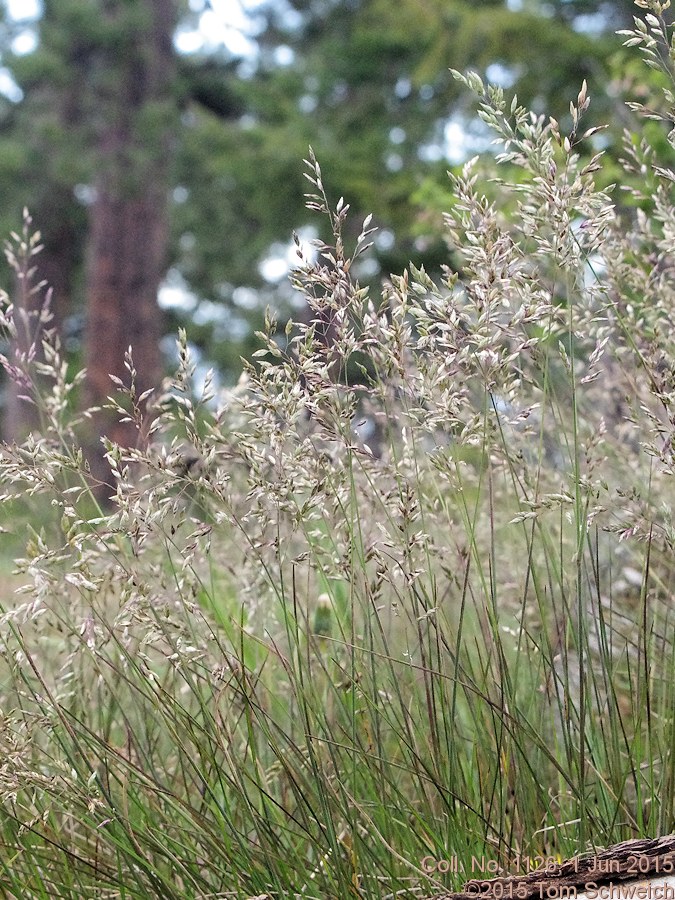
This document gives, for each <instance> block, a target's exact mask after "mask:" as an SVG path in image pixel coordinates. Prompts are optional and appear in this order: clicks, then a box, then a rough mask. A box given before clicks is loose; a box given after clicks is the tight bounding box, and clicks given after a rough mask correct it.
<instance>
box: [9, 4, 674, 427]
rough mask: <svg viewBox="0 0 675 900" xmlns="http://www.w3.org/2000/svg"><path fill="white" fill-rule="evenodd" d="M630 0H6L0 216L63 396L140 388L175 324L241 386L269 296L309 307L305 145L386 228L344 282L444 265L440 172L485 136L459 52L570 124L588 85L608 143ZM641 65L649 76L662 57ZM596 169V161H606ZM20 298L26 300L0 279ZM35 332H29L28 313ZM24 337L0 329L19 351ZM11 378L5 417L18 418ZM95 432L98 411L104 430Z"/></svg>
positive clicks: (165, 351)
mask: <svg viewBox="0 0 675 900" xmlns="http://www.w3.org/2000/svg"><path fill="white" fill-rule="evenodd" d="M634 11H635V7H634V4H633V2H632V0H397V2H396V3H392V2H390V0H247V2H245V0H239V2H236V0H189V2H188V0H41V2H38V0H4V4H3V6H2V12H1V26H2V27H1V31H0V53H1V66H2V67H1V69H0V92H1V93H0V195H1V196H2V203H1V204H0V234H2V235H9V234H10V232H12V231H15V232H16V231H19V230H20V228H21V222H22V218H21V217H22V209H23V208H24V207H27V208H28V209H29V210H30V213H31V215H32V218H33V225H34V227H35V228H37V229H39V230H40V232H41V235H42V242H43V245H44V249H43V250H42V252H41V253H40V255H39V257H37V260H36V262H37V264H38V266H39V277H40V278H44V279H46V281H47V282H48V283H49V284H50V285H51V286H52V289H53V297H52V310H53V313H54V320H53V323H52V325H53V326H54V327H56V328H58V329H59V331H60V333H61V335H62V340H63V345H64V347H65V348H66V350H67V352H68V354H69V358H70V359H71V361H72V365H74V366H78V367H79V366H81V365H86V366H87V370H88V379H87V382H86V389H85V390H84V391H83V396H82V397H81V398H79V400H78V402H82V403H84V402H87V403H98V402H101V401H102V400H103V399H104V398H105V397H106V395H107V394H109V393H110V392H111V382H110V378H109V375H110V374H114V375H117V376H118V377H122V378H125V380H128V378H127V377H126V374H125V370H124V366H123V361H124V352H125V350H126V348H127V347H128V346H129V345H130V344H132V345H133V347H134V359H135V363H136V367H137V369H138V373H139V375H138V381H139V385H138V386H139V391H140V390H144V389H146V388H148V387H152V386H155V385H157V384H158V383H159V381H160V380H161V376H162V374H163V373H164V372H166V371H170V370H171V368H172V366H173V365H174V363H175V358H174V355H175V340H174V336H175V332H176V328H177V326H178V325H183V326H184V327H186V329H187V332H188V338H189V342H190V345H191V346H192V347H193V348H194V350H195V354H196V358H197V359H198V360H199V361H200V365H203V366H204V369H205V368H206V367H209V366H213V367H214V368H215V370H216V372H217V374H218V378H219V380H220V383H221V384H227V383H232V382H235V381H236V380H237V378H238V376H239V372H240V370H241V364H240V357H241V356H248V355H250V353H251V351H252V350H253V349H254V345H255V338H254V337H253V332H254V330H255V329H256V328H259V327H260V325H261V322H262V318H263V315H264V310H265V308H266V307H267V306H268V305H269V306H270V307H272V309H273V310H275V311H276V312H277V313H278V315H279V319H280V321H281V322H282V324H283V322H284V321H285V319H286V317H287V316H288V315H289V314H293V315H295V316H302V315H303V313H304V311H303V310H302V309H301V308H298V304H297V300H296V301H294V295H293V292H292V289H291V287H290V284H289V281H288V277H287V276H288V272H289V268H290V267H291V266H292V265H293V259H294V254H293V245H292V233H293V231H296V232H297V233H298V234H299V235H300V237H301V239H303V240H308V239H311V238H316V237H321V236H322V235H321V233H320V229H321V228H322V227H323V223H322V222H321V221H320V219H318V218H317V217H316V216H313V215H312V214H311V213H310V212H308V211H307V210H306V209H305V207H304V198H303V194H304V192H305V190H306V188H307V183H306V182H305V181H304V179H303V163H302V159H303V157H306V156H307V152H308V145H310V144H311V145H312V147H313V148H314V151H315V152H316V155H317V157H318V159H319V160H320V162H321V165H322V170H323V173H324V182H325V185H326V189H327V191H328V193H329V196H330V197H332V199H333V201H334V202H335V201H337V199H338V197H339V196H341V195H344V197H345V200H346V202H348V203H350V204H351V210H352V211H351V223H352V228H353V231H354V235H356V234H358V232H359V231H360V227H361V224H362V221H363V218H364V217H365V215H367V214H368V213H373V216H374V219H373V224H375V225H376V226H377V227H378V229H379V231H378V232H377V235H376V236H375V245H374V248H373V251H372V253H371V254H370V255H368V256H367V258H365V259H364V260H362V261H361V263H360V266H361V268H360V269H359V271H358V273H357V277H358V278H359V280H360V282H361V283H362V284H363V283H373V284H379V283H380V281H381V279H382V278H386V277H387V276H388V274H389V273H390V272H396V271H399V272H400V271H402V269H403V268H404V267H405V266H406V265H407V264H408V262H409V261H410V260H412V261H413V262H414V263H415V264H416V265H417V266H420V265H424V266H425V268H426V269H427V271H429V272H430V273H432V274H433V273H436V272H438V271H439V270H440V267H441V265H442V264H444V263H445V264H447V263H452V260H451V257H450V254H449V250H448V248H447V247H446V246H445V244H444V242H443V239H442V214H443V211H444V210H445V209H447V207H448V205H449V204H450V203H451V198H450V195H449V190H448V187H447V177H446V171H447V170H448V168H453V167H457V166H459V165H460V164H461V163H462V162H463V161H464V160H465V159H466V158H467V157H469V156H471V155H473V154H474V153H476V152H480V151H482V150H485V149H487V148H488V146H489V144H488V139H487V138H486V134H485V131H484V129H483V128H482V123H481V122H480V120H479V119H477V118H476V117H475V113H474V108H473V105H472V100H471V98H469V97H467V96H466V94H464V93H462V90H461V87H460V86H459V85H458V84H457V83H456V82H455V81H454V80H453V79H452V77H451V75H450V73H449V71H448V69H449V67H453V68H455V69H459V70H466V69H474V70H476V71H478V72H479V73H480V74H481V75H482V76H483V77H485V78H486V79H487V80H490V81H493V82H495V83H498V84H500V85H502V86H503V87H504V88H505V89H506V90H507V91H508V92H516V93H517V94H518V98H519V101H520V102H521V103H523V104H525V105H529V106H531V107H532V108H533V109H534V110H535V111H539V112H541V113H546V115H553V116H555V117H557V118H558V119H559V120H560V122H561V124H562V125H564V126H566V127H569V122H568V119H569V102H570V100H571V99H573V98H576V95H577V93H578V91H579V88H580V86H581V83H582V81H583V79H586V80H587V82H588V85H589V93H590V95H591V97H592V104H591V108H590V111H589V114H588V117H587V120H586V122H585V126H586V127H590V126H592V125H595V124H601V123H606V122H609V123H611V126H610V128H609V129H608V130H606V131H604V132H601V133H600V134H598V135H596V136H594V138H592V139H591V140H589V141H587V142H586V143H587V144H588V146H587V147H586V146H585V145H582V152H588V154H589V155H591V154H593V153H595V152H597V150H598V149H604V150H606V151H607V152H608V154H609V155H610V156H614V157H615V158H618V156H619V155H620V152H621V150H620V143H621V134H622V131H623V130H624V129H626V128H627V129H628V130H630V129H631V113H630V111H629V110H628V109H627V108H626V107H625V105H624V103H623V99H622V98H623V96H625V94H626V92H629V93H632V94H633V96H636V95H637V96H638V97H639V95H640V85H639V84H634V83H633V78H634V73H635V78H637V77H638V74H637V73H639V77H640V78H643V77H644V76H643V74H642V69H641V68H638V67H639V65H640V64H639V61H637V60H635V59H633V60H631V61H630V62H628V61H627V58H626V55H625V51H624V50H623V49H622V47H621V38H620V37H617V36H616V35H615V33H614V32H615V31H616V30H617V29H619V28H625V27H628V26H629V25H630V24H631V23H632V15H633V12H634ZM654 77H658V76H657V75H656V73H655V76H654ZM610 171H611V167H610ZM2 284H3V285H5V286H6V287H7V288H8V290H9V293H10V295H11V299H12V300H13V302H15V304H17V306H23V307H24V308H26V309H30V308H31V307H33V308H35V307H37V306H38V305H39V304H40V303H41V302H42V300H43V296H42V293H41V292H38V293H36V294H33V295H30V294H29V292H28V291H27V290H26V289H25V288H22V286H21V284H20V283H17V282H16V281H14V282H13V281H12V276H11V275H10V272H9V269H6V270H5V272H4V274H3V276H2ZM31 327H32V326H31ZM31 340H32V335H31V334H22V333H21V332H20V333H19V334H18V335H17V336H16V339H15V340H14V342H13V346H10V345H6V346H5V347H2V348H0V349H2V352H3V353H4V354H5V356H6V357H7V358H8V359H9V360H10V363H11V362H12V361H13V360H14V361H15V360H16V354H17V353H18V354H21V353H26V352H28V349H29V347H30V344H31ZM24 391H25V387H22V385H21V384H20V383H15V382H12V380H11V379H8V378H7V377H6V378H5V383H4V392H3V423H2V429H3V430H2V433H3V437H4V438H5V439H9V440H13V439H19V438H21V437H22V436H23V435H24V434H25V432H26V430H27V429H28V428H30V427H31V425H32V424H33V423H32V421H31V412H30V408H29V407H27V405H26V404H24V403H22V401H21V400H20V399H19V396H20V395H21V393H22V392H24ZM101 427H103V426H102V425H101Z"/></svg>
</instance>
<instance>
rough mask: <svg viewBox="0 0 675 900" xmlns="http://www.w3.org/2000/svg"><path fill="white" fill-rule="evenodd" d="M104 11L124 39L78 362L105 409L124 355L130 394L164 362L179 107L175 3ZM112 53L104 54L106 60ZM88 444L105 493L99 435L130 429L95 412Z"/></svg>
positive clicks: (115, 49)
mask: <svg viewBox="0 0 675 900" xmlns="http://www.w3.org/2000/svg"><path fill="white" fill-rule="evenodd" d="M103 5H104V14H105V16H106V17H107V18H108V20H109V25H110V27H111V29H114V28H117V33H118V34H119V35H123V36H124V37H123V40H122V41H121V42H120V41H119V39H118V41H117V42H111V44H110V47H109V48H107V50H106V52H105V53H103V54H102V59H101V66H100V87H99V94H100V110H101V114H102V121H101V124H100V128H99V132H98V137H97V161H98V165H99V171H98V178H97V180H96V184H95V199H94V202H93V204H92V207H91V218H90V233H89V242H88V264H87V286H86V301H87V310H86V325H85V334H84V359H85V365H86V368H87V382H86V392H85V393H86V400H87V402H88V404H90V405H91V404H94V405H99V404H104V403H105V402H106V398H107V397H108V396H109V395H110V394H111V393H114V390H115V389H114V385H113V383H112V381H111V378H110V376H111V375H114V376H116V377H118V378H121V379H122V380H123V381H124V382H125V383H126V384H128V383H129V373H128V371H127V370H126V368H125V365H124V358H125V353H126V351H127V350H128V349H129V347H131V348H132V352H133V360H134V365H135V368H136V370H137V372H138V376H137V384H136V387H137V393H138V394H140V393H141V392H143V391H145V390H146V389H148V388H153V387H157V386H158V385H159V383H160V380H161V375H162V363H161V356H160V348H159V339H160V337H161V316H160V310H159V307H158V305H157V294H158V289H159V285H160V281H161V279H162V276H163V274H164V269H165V264H166V252H167V243H168V191H169V179H170V166H171V158H172V147H173V133H174V128H175V122H174V115H175V110H176V108H177V105H176V102H175V95H174V79H175V76H176V58H175V53H174V49H173V44H172V38H173V32H174V27H175V21H176V9H175V3H174V2H173V0H133V2H129V0H126V2H124V0H109V2H106V3H104V4H103ZM111 54H112V56H111ZM93 425H94V433H93V434H92V435H91V436H90V441H89V451H90V452H89V458H90V465H91V469H92V474H93V475H94V477H95V478H96V479H97V480H98V482H99V483H100V484H101V485H102V490H103V492H105V490H106V488H105V485H106V483H109V470H108V468H107V465H106V463H105V460H104V456H103V448H102V445H101V442H100V436H101V435H102V434H106V435H107V436H108V437H110V438H111V439H112V440H114V441H116V442H117V443H119V444H121V445H122V446H127V447H128V446H132V445H135V444H136V443H138V441H139V440H142V439H143V435H142V434H139V432H138V430H137V429H136V428H135V426H134V425H133V423H126V424H121V423H120V422H119V421H118V417H117V416H115V415H114V414H111V413H109V412H105V411H102V412H101V413H99V414H98V415H97V416H96V417H95V418H94V420H93Z"/></svg>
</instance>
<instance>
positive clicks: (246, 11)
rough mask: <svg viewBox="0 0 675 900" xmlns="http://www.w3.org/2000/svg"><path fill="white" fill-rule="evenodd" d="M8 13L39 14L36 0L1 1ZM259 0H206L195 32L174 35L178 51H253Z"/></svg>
mask: <svg viewBox="0 0 675 900" xmlns="http://www.w3.org/2000/svg"><path fill="white" fill-rule="evenodd" d="M4 2H5V4H6V6H7V8H8V10H9V14H10V15H11V16H12V18H13V19H15V20H16V21H19V22H20V21H22V20H26V21H30V20H32V19H36V18H37V17H38V15H39V13H40V0H4ZM259 4H260V0H210V2H209V4H208V6H209V8H208V9H207V10H205V11H204V12H202V14H201V17H200V28H199V30H198V31H191V32H187V31H184V32H181V33H180V34H179V35H178V38H177V45H178V48H179V49H180V50H183V51H184V52H188V53H189V52H190V51H194V50H198V49H199V48H200V47H202V46H207V47H208V46H214V45H221V44H224V45H225V46H226V47H227V48H228V50H230V51H231V52H232V53H233V54H235V55H237V56H239V55H242V56H244V55H247V54H250V53H251V52H254V50H255V46H254V44H253V42H252V41H251V40H250V38H249V37H248V36H247V35H248V34H250V33H251V29H253V30H255V25H256V23H255V17H253V18H252V17H251V13H255V8H256V6H258V5H259ZM203 5H204V4H203V2H202V0H190V7H191V8H192V9H193V10H194V11H196V12H198V11H199V10H201V9H202V8H203ZM22 40H23V41H24V45H23V48H22V47H21V46H19V47H15V50H18V51H19V52H21V49H23V52H29V51H30V50H32V49H33V46H34V42H33V43H31V42H30V37H29V33H28V32H27V33H26V36H25V37H23V38H22Z"/></svg>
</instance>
